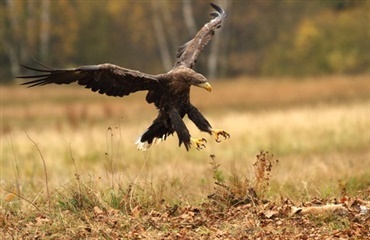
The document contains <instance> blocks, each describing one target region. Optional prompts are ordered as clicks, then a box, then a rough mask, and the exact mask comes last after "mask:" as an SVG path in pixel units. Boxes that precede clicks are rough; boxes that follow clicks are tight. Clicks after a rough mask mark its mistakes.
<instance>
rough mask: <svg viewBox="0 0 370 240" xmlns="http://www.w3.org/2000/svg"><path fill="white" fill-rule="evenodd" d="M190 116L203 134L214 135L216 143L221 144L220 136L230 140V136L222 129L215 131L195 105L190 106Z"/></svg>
mask: <svg viewBox="0 0 370 240" xmlns="http://www.w3.org/2000/svg"><path fill="white" fill-rule="evenodd" d="M188 116H189V119H190V120H191V121H193V122H194V124H195V125H196V126H197V127H198V128H199V130H201V131H203V132H208V133H209V134H211V135H213V136H214V138H215V140H216V142H218V143H219V142H221V139H220V136H223V137H224V138H225V139H227V138H230V134H229V133H227V132H226V131H224V130H222V129H213V128H212V126H211V124H210V123H209V122H208V121H207V119H206V118H205V117H204V116H203V115H202V113H201V112H199V110H198V109H197V108H196V107H194V106H193V105H190V106H189V110H188Z"/></svg>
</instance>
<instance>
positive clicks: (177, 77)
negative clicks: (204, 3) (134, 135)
mask: <svg viewBox="0 0 370 240" xmlns="http://www.w3.org/2000/svg"><path fill="white" fill-rule="evenodd" d="M210 5H211V6H212V7H213V8H214V9H215V10H216V11H215V12H212V13H211V16H212V17H213V18H212V19H211V20H210V21H209V22H208V23H206V24H205V25H204V26H203V27H202V28H201V29H200V30H199V31H198V33H197V34H196V35H195V37H194V38H193V39H192V40H190V41H189V42H187V43H185V44H184V45H182V46H181V47H179V49H178V51H177V55H176V62H175V64H174V66H173V68H172V69H171V70H170V71H169V72H167V73H163V74H158V75H151V74H147V73H143V72H140V71H136V70H131V69H127V68H123V67H120V66H117V65H113V64H110V63H104V64H98V65H87V66H80V67H76V68H68V69H60V68H52V67H48V66H45V65H43V64H41V63H38V64H40V66H41V67H42V68H33V67H29V66H25V65H22V64H21V66H22V67H24V68H27V69H29V70H33V71H37V72H38V73H37V75H28V76H20V77H19V78H24V79H29V80H28V81H27V82H24V83H22V85H27V86H28V87H34V86H43V85H47V84H52V83H54V84H70V83H73V82H77V83H78V84H79V85H82V86H84V87H85V88H87V89H91V90H92V91H93V92H98V93H100V94H105V95H108V96H113V97H124V96H127V95H129V94H131V93H134V92H137V91H147V95H146V101H147V102H148V103H149V104H151V103H153V104H154V105H155V107H156V108H157V109H158V111H159V113H158V116H157V118H155V119H154V121H153V122H152V124H151V126H149V128H148V129H146V131H145V132H144V133H143V134H142V135H141V136H140V137H139V138H138V140H137V141H136V145H137V148H138V149H139V150H143V151H145V150H147V149H148V148H149V147H150V146H151V145H152V144H154V143H159V142H161V141H164V140H166V138H167V137H168V136H169V135H173V134H174V132H176V134H177V137H178V139H179V147H180V146H181V144H184V146H185V148H186V150H187V151H189V149H190V148H191V146H194V147H195V148H196V149H197V150H200V149H203V148H205V147H206V143H207V141H206V139H205V138H193V137H192V136H191V135H190V133H189V130H188V129H187V127H186V125H185V123H184V121H183V118H184V116H185V115H187V116H188V118H189V119H190V120H191V121H192V122H194V124H195V125H196V126H197V127H198V128H199V130H201V131H203V132H207V133H209V134H210V135H212V136H213V137H214V138H215V140H216V142H220V141H221V139H227V138H230V134H229V133H227V132H226V131H224V130H222V129H215V128H212V126H211V124H210V123H209V122H208V121H207V119H206V118H205V117H204V116H203V115H202V113H201V112H200V111H199V110H198V109H197V108H196V107H195V106H194V105H192V104H191V103H190V96H189V95H190V87H191V86H196V87H200V88H203V89H205V90H207V91H209V92H211V90H212V88H211V85H210V84H209V82H208V80H207V78H206V77H205V76H203V75H202V74H200V73H197V72H195V71H194V70H193V69H192V68H193V66H194V64H195V62H196V59H197V57H198V55H199V53H200V52H202V50H203V48H204V47H205V46H206V45H207V44H208V42H209V41H210V40H211V38H212V36H213V35H214V32H215V30H216V29H218V28H220V27H221V23H222V22H223V21H224V19H225V18H226V16H227V14H226V12H225V11H224V10H223V9H222V8H221V7H219V6H217V5H216V4H214V3H211V4H210Z"/></svg>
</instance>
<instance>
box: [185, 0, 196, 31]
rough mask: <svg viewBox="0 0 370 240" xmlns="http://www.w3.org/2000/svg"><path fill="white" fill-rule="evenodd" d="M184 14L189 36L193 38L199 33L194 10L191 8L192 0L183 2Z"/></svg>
mask: <svg viewBox="0 0 370 240" xmlns="http://www.w3.org/2000/svg"><path fill="white" fill-rule="evenodd" d="M182 12H183V15H184V19H185V24H186V27H187V28H188V31H189V34H190V35H191V36H193V35H195V34H196V32H197V27H196V24H195V21H194V16H193V9H192V7H191V1H190V0H182Z"/></svg>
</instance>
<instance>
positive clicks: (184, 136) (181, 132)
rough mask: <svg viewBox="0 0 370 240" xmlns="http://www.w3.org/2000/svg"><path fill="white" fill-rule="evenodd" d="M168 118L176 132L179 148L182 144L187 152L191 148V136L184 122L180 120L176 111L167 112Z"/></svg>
mask: <svg viewBox="0 0 370 240" xmlns="http://www.w3.org/2000/svg"><path fill="white" fill-rule="evenodd" d="M169 117H170V119H171V124H172V127H173V129H174V130H175V131H176V133H177V137H178V138H179V146H181V144H182V143H184V145H185V148H186V150H187V151H189V149H190V147H191V136H190V133H189V130H188V129H187V128H186V125H185V123H184V121H183V120H182V117H181V116H180V114H179V112H178V111H177V110H176V109H172V110H170V111H169Z"/></svg>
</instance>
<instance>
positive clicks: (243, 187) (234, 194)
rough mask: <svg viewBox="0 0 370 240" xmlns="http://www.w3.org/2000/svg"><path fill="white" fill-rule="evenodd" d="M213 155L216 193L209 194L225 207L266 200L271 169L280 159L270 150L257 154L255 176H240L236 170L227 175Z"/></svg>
mask: <svg viewBox="0 0 370 240" xmlns="http://www.w3.org/2000/svg"><path fill="white" fill-rule="evenodd" d="M215 158H216V156H215V155H211V160H212V161H211V166H212V172H213V180H214V184H215V186H214V193H212V194H210V195H209V196H208V198H209V199H211V200H214V201H216V202H217V204H219V205H221V206H223V207H231V206H238V205H241V204H248V203H253V204H259V203H261V202H264V201H265V199H266V197H267V192H268V190H269V185H270V183H269V182H270V180H271V171H272V168H273V166H274V165H275V164H277V163H278V160H274V156H273V155H270V154H269V153H268V152H265V151H261V152H260V153H259V154H258V155H257V156H256V162H255V163H254V164H253V166H254V178H248V177H246V176H240V175H239V174H237V173H236V172H233V173H231V174H230V176H229V177H225V174H224V173H223V172H222V171H221V169H220V165H219V164H218V163H217V162H216V160H215Z"/></svg>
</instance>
